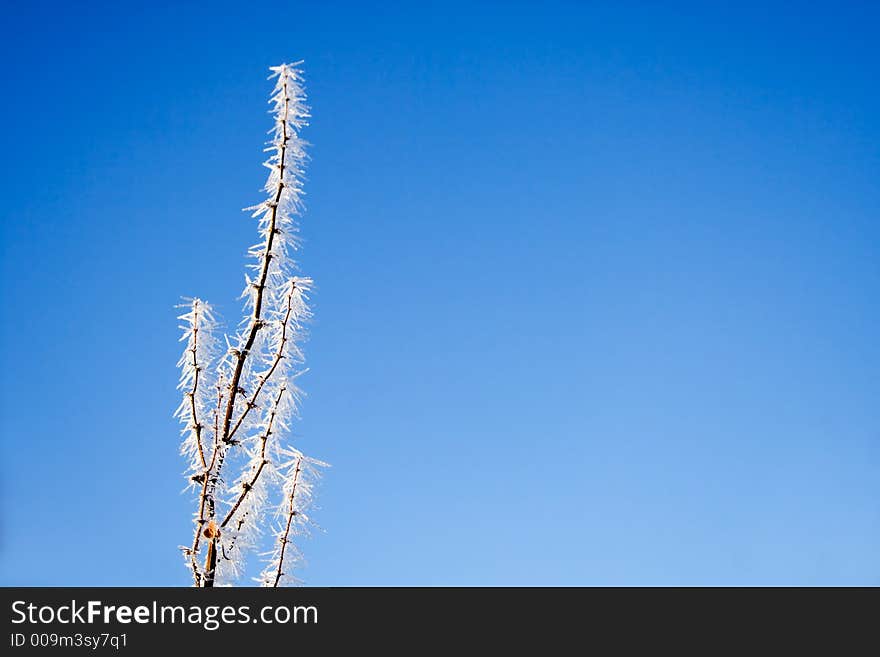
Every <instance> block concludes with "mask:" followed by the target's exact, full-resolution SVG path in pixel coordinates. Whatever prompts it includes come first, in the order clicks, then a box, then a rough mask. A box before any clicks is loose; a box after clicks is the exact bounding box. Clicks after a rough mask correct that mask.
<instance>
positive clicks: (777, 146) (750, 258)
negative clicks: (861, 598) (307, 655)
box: [0, 1, 880, 586]
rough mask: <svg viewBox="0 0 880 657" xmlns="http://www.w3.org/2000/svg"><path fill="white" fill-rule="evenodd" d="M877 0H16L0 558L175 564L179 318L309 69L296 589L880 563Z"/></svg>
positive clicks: (710, 576) (112, 577)
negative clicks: (285, 70)
mask: <svg viewBox="0 0 880 657" xmlns="http://www.w3.org/2000/svg"><path fill="white" fill-rule="evenodd" d="M180 5H182V6H180ZM872 5H873V6H872ZM661 6H662V7H661ZM878 21H880V10H878V8H877V5H876V3H864V4H860V3H831V2H827V3H824V6H820V5H818V4H813V3H810V5H809V6H807V5H806V4H805V3H790V4H778V5H771V4H769V3H766V2H756V3H742V2H739V3H731V4H730V6H728V7H727V8H723V9H719V8H717V7H716V8H707V7H706V6H705V3H693V4H679V3H632V4H627V3H619V2H609V3H574V2H570V3H567V2H556V3H553V2H542V3H532V4H531V5H527V4H517V3H507V2H506V3H501V2H498V3H484V4H480V3H473V2H466V3H458V4H456V3H453V2H442V3H439V2H438V3H408V4H396V3H381V4H378V3H377V4H376V5H374V6H372V7H369V6H367V3H350V4H346V3H329V2H328V3H297V2H280V3H270V2H262V1H251V2H247V3H224V2H211V3H203V4H201V5H197V4H195V3H162V2H148V3H147V2H144V3H127V2H114V3H99V2H94V3H69V2H63V3H62V2H55V3H45V2H17V3H12V2H5V3H4V9H3V20H2V21H0V22H2V28H0V30H2V38H0V51H2V58H3V62H4V64H3V67H2V70H3V94H2V95H3V102H2V104H0V119H2V125H3V126H4V129H3V131H2V134H3V154H4V160H5V166H4V175H3V176H2V177H0V196H2V199H3V203H2V226H0V230H2V275H3V281H4V284H3V291H2V295H3V299H2V302H3V303H2V344H3V348H4V349H3V365H2V367H0V377H2V379H0V381H2V420H0V430H2V451H0V455H2V469H0V497H2V507H0V509H2V517H0V520H2V523H0V583H2V584H21V585H39V584H43V585H48V584H64V585H127V584H137V585H187V584H189V582H190V580H189V573H188V571H187V570H186V568H185V567H184V565H183V561H182V559H181V557H180V554H179V552H178V549H177V546H178V545H181V544H187V543H189V541H190V536H191V513H192V510H193V505H192V503H191V501H190V500H189V498H188V497H187V496H186V495H181V492H180V491H181V489H182V487H183V480H182V478H181V471H182V469H183V461H182V460H181V458H180V457H179V456H178V453H177V450H178V440H179V437H178V425H177V423H176V421H175V420H174V419H173V418H172V417H171V413H172V411H173V410H174V408H175V407H176V405H177V403H178V393H177V391H176V390H175V386H176V382H177V376H178V373H177V371H176V369H175V363H176V360H177V358H178V355H179V351H180V349H181V345H180V344H179V343H178V342H177V337H178V330H177V321H176V320H175V310H174V305H175V304H176V303H177V302H178V300H179V298H180V297H181V296H186V295H199V296H202V297H203V298H206V299H208V300H210V301H212V302H213V303H214V304H215V305H216V306H217V307H218V309H219V310H220V312H221V313H222V314H223V315H224V316H225V317H226V318H227V320H229V322H230V323H232V324H234V323H235V322H236V321H238V318H239V316H240V302H239V301H238V300H237V295H238V293H239V292H240V289H241V286H242V281H243V271H244V269H243V268H244V264H245V251H246V249H247V247H248V246H249V245H250V244H251V243H253V242H254V241H255V240H256V233H255V226H254V223H253V221H252V220H251V219H249V218H248V215H247V214H246V213H242V212H240V211H239V209H240V208H242V207H245V206H247V205H251V204H253V203H256V202H258V201H259V200H260V199H261V198H262V195H261V192H260V187H261V185H262V183H263V180H264V178H265V169H263V168H262V167H261V166H260V163H261V161H262V157H263V154H262V152H261V149H262V144H263V141H264V139H265V133H266V131H267V130H268V129H269V127H270V118H269V116H268V114H266V110H267V106H266V104H265V103H266V98H267V95H268V93H269V91H270V84H269V83H268V82H267V81H266V79H265V78H266V74H267V68H268V67H269V66H270V65H272V64H276V63H280V62H281V61H292V60H298V59H304V60H305V64H304V68H305V72H306V75H307V84H308V92H309V96H310V103H311V105H312V107H313V114H314V119H313V121H312V125H311V127H309V128H308V129H307V131H306V132H305V133H304V137H305V138H306V139H308V140H309V141H310V142H311V143H312V144H313V146H312V147H311V151H310V152H311V155H312V158H313V159H312V161H311V163H310V165H309V171H308V182H307V188H306V189H307V192H308V197H307V203H308V212H307V215H306V217H305V219H304V221H303V235H304V237H305V239H306V244H305V250H304V251H303V252H302V253H301V258H300V259H301V262H302V269H303V272H304V273H306V274H308V275H311V276H313V277H314V278H315V280H316V283H317V293H316V295H315V297H314V300H315V304H314V309H315V313H316V321H315V323H314V325H313V327H312V337H311V340H310V342H309V343H308V344H307V346H306V347H307V356H308V362H309V365H310V367H311V368H312V369H311V371H310V372H309V374H307V375H306V376H305V377H304V378H303V379H302V383H303V386H304V387H305V389H306V391H307V392H308V394H309V397H308V398H307V400H306V402H305V405H304V409H303V420H302V422H300V423H299V424H298V425H297V427H296V432H297V436H298V441H299V445H300V447H301V448H302V449H303V450H304V451H306V452H307V453H309V454H312V455H314V456H316V457H318V458H321V459H324V460H327V461H330V462H331V463H332V464H333V466H334V467H333V468H332V470H330V471H329V473H328V475H327V477H326V478H325V480H324V483H323V485H322V488H321V490H320V506H321V508H320V510H318V511H317V512H316V513H315V517H316V519H317V520H318V522H319V523H320V524H321V525H322V527H323V529H324V531H323V533H318V534H317V535H316V536H314V537H313V538H312V539H310V540H308V541H306V542H305V543H304V545H303V550H304V552H305V554H306V556H307V558H308V561H309V563H308V567H307V568H306V569H305V570H303V571H302V572H301V573H300V576H301V577H302V578H303V579H304V580H305V581H306V582H307V583H308V584H313V585H321V586H323V585H366V584H377V585H400V584H402V585H409V584H424V585H443V584H480V585H483V584H486V585H488V584H502V585H509V584H510V585H512V584H524V585H535V584H548V585H566V584H623V585H631V584H650V585H662V584H697V585H703V584H733V585H740V584H820V585H825V584H875V585H876V584H880V561H878V559H877V555H878V554H880V402H878V399H880V341H878V336H880V310H878V309H880V305H878V299H880V264H878V247H880V188H878V182H880V91H878V86H877V80H878V79H880V52H878V51H880V46H878V42H877V33H876V26H877V24H878Z"/></svg>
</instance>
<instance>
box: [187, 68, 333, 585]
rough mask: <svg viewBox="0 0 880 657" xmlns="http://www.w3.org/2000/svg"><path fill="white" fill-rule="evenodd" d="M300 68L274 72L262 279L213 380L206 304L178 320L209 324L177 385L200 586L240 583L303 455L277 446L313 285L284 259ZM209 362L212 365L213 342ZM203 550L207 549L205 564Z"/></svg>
mask: <svg viewBox="0 0 880 657" xmlns="http://www.w3.org/2000/svg"><path fill="white" fill-rule="evenodd" d="M296 66H297V65H295V64H294V65H290V64H284V65H281V66H276V67H272V69H271V70H272V75H271V76H270V79H272V78H274V79H275V87H274V89H273V92H272V96H271V99H270V103H271V104H272V107H273V110H272V111H273V115H274V126H273V129H272V130H271V131H270V134H271V139H270V142H269V145H268V148H267V149H266V150H267V151H269V153H270V155H269V159H268V160H267V161H266V162H265V166H266V167H268V168H269V176H268V179H267V181H266V184H265V186H264V190H265V191H266V194H267V198H266V200H265V201H263V202H262V203H260V204H259V205H256V206H254V207H252V208H248V209H249V210H252V211H253V216H254V217H256V218H257V222H258V227H259V233H260V243H259V244H257V245H255V246H253V247H252V248H251V249H250V250H249V253H250V255H251V256H252V257H253V258H254V259H255V262H254V263H253V264H252V265H250V267H251V268H252V269H253V270H255V272H256V273H255V275H254V278H253V279H251V278H250V277H249V276H246V282H247V284H246V287H245V296H246V310H247V313H248V316H247V317H246V319H245V322H244V327H243V328H242V330H241V331H240V332H239V333H238V334H237V335H236V337H235V338H234V339H233V340H232V343H233V344H232V345H230V344H229V343H230V340H229V339H228V338H227V345H228V350H227V353H226V356H225V357H224V358H223V359H222V360H221V361H220V362H219V363H218V364H216V367H215V368H214V370H213V371H212V373H211V374H210V375H207V374H204V373H203V372H204V371H205V368H206V364H205V363H203V362H202V360H203V359H202V357H201V356H200V354H201V350H202V345H201V343H202V342H203V341H204V338H203V334H204V333H206V332H207V333H210V330H209V329H210V328H213V324H214V320H213V315H212V314H211V311H210V307H209V306H207V305H206V304H204V302H201V301H197V303H196V302H194V305H193V307H192V309H191V310H190V313H188V314H187V315H184V316H182V318H184V319H186V318H187V317H188V316H190V315H191V316H192V320H191V321H195V322H196V324H198V322H199V321H201V320H200V319H198V318H206V322H207V323H206V326H209V329H205V328H203V327H202V326H198V327H197V328H193V327H190V329H189V331H188V332H187V333H185V335H184V338H188V342H187V345H188V350H189V351H188V352H185V354H184V358H182V359H181V363H180V365H181V367H182V373H181V386H182V387H183V386H186V387H187V390H188V393H187V395H185V399H184V401H185V402H189V403H188V404H186V403H184V404H181V408H180V409H178V414H179V415H180V417H181V421H183V422H184V423H185V424H186V426H187V427H189V429H188V430H187V433H186V438H185V440H184V445H183V447H182V450H183V451H184V453H186V454H187V455H188V456H189V457H190V463H189V469H188V472H189V479H190V485H199V489H200V490H199V498H198V507H197V511H196V513H195V532H194V536H193V542H192V546H191V547H189V548H184V553H185V555H186V556H187V558H188V562H189V567H190V569H191V570H192V573H193V580H194V583H195V585H196V586H206V587H210V586H213V585H214V583H215V581H216V580H217V578H218V577H221V578H222V579H223V581H224V582H225V581H226V579H227V578H235V577H237V575H238V573H239V572H240V571H241V569H242V567H243V555H244V554H245V552H246V550H247V549H250V548H251V547H253V546H254V545H255V543H256V540H257V539H258V538H259V535H260V534H261V527H260V522H261V520H262V518H263V517H264V516H265V515H266V514H265V507H266V506H267V505H268V504H270V501H271V498H272V496H273V494H272V488H273V484H275V485H277V484H281V483H282V481H283V480H284V475H283V474H282V471H283V470H284V469H285V468H286V467H287V466H278V465H277V463H279V461H280V460H282V459H283V458H285V456H289V455H290V454H294V453H295V454H300V453H299V452H298V451H297V450H292V449H291V448H287V447H284V446H283V445H282V443H281V441H280V435H281V434H282V433H283V432H284V431H286V430H287V428H288V425H289V419H290V417H291V416H292V415H293V414H294V413H296V412H297V410H298V403H299V400H300V391H299V389H298V388H297V386H296V385H295V383H294V379H295V378H296V377H298V376H299V375H300V374H302V373H303V372H304V371H305V370H304V369H302V367H301V365H302V363H303V355H302V351H301V349H300V347H299V343H300V342H301V340H302V339H303V337H304V330H303V323H304V322H305V321H306V320H307V319H308V318H309V317H310V312H309V309H308V305H307V294H308V292H309V290H310V289H311V284H312V282H311V279H308V278H303V277H299V276H294V275H293V272H294V271H295V270H296V265H295V263H293V262H292V261H291V260H290V259H289V258H288V252H289V251H290V250H292V249H295V248H297V246H298V241H297V239H296V233H297V230H298V228H297V225H296V222H295V221H294V216H295V215H297V214H299V212H300V209H301V196H302V177H303V167H304V164H305V159H306V154H305V142H303V141H302V140H301V139H300V138H299V131H300V130H301V129H302V128H303V127H304V126H305V125H306V121H307V119H308V117H309V113H308V108H307V107H306V106H305V94H304V92H303V89H302V85H301V82H302V77H301V73H300V71H299V70H298V69H297V68H296ZM202 304H204V305H202ZM196 308H198V309H199V310H198V311H197V310H196ZM204 308H207V311H205V310H204ZM187 321H190V320H187ZM194 326H195V325H194ZM210 340H213V338H210ZM187 353H189V357H187ZM206 353H207V352H206ZM210 360H212V361H213V360H214V345H213V342H211V351H210ZM209 437H210V440H208V438H209ZM209 447H210V450H209ZM300 458H301V459H305V460H304V461H303V463H319V462H317V461H312V460H310V459H306V457H302V456H301V455H300ZM242 459H244V462H242ZM232 463H234V464H235V467H238V466H239V465H240V466H241V467H242V471H241V474H240V475H239V476H238V477H237V478H235V479H234V483H233V484H231V485H230V484H229V483H227V482H228V481H230V480H228V479H227V477H226V476H225V474H224V472H225V470H228V469H229V467H232V466H231V465H230V464H232ZM310 468H311V469H314V468H313V466H310ZM294 478H296V477H294ZM288 485H289V481H288V484H284V485H283V486H282V489H283V490H282V495H283V496H284V499H285V500H286V499H287V497H286V496H287V486H288ZM304 486H305V490H306V491H307V493H308V496H310V490H311V489H310V484H303V483H300V484H298V485H294V489H293V492H292V493H291V495H292V497H291V499H290V502H289V503H290V504H293V503H294V501H296V500H299V495H300V493H301V492H302V490H303V487H304ZM297 489H299V490H300V493H296V490H297ZM227 505H228V506H227ZM221 506H222V507H225V511H223V510H221V508H220V507H221ZM288 525H290V523H288ZM293 525H296V521H293ZM288 529H290V527H288ZM203 539H204V541H203ZM285 540H287V539H285ZM203 545H207V548H206V552H205V558H204V562H203V565H200V564H199V561H200V554H201V552H202V548H203ZM285 545H286V543H285ZM281 561H282V562H283V561H284V555H283V554H282V555H281ZM279 577H280V575H279Z"/></svg>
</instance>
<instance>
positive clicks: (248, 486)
mask: <svg viewBox="0 0 880 657" xmlns="http://www.w3.org/2000/svg"><path fill="white" fill-rule="evenodd" d="M286 390H287V388H286V387H284V386H282V387H281V389H280V390H279V391H278V396H277V397H275V400H274V402H273V404H272V406H273V408H272V413H271V414H270V415H269V422H268V423H267V425H266V431H265V433H263V435H262V436H260V465H258V466H257V469H256V471H255V472H254V475H253V477H251V478H250V480H249V481H246V482H244V483H243V484H242V485H241V494H240V495H239V496H238V499H236V500H235V504H233V505H232V508H231V509H229V513H227V514H226V517H225V518H224V519H223V522H221V523H220V529H223V528H224V527H226V525H228V524H229V521H230V520H232V518H233V517H234V516H235V513H236V512H237V511H238V509H239V507H240V506H241V505H242V502H244V501H245V499H246V498H247V496H248V495H249V494H250V492H251V491H252V490H253V489H254V486H256V485H257V482H258V481H259V479H260V475H261V474H262V473H263V469H264V468H265V467H266V465H267V464H268V463H269V461H268V460H267V459H266V447H267V446H268V443H269V436H271V435H272V426H273V425H274V423H275V418H276V416H277V415H278V405H279V404H280V403H281V398H282V397H283V396H284V393H285V391H286ZM239 528H240V525H239Z"/></svg>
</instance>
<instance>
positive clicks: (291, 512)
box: [272, 456, 303, 587]
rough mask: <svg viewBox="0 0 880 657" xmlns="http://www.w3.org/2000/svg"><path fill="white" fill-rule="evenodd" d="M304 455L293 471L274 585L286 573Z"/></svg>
mask: <svg viewBox="0 0 880 657" xmlns="http://www.w3.org/2000/svg"><path fill="white" fill-rule="evenodd" d="M302 459H303V457H302V456H298V457H297V459H296V469H295V470H294V472H293V484H292V485H291V487H290V498H289V500H290V503H289V505H288V507H287V524H286V525H285V527H284V534H283V535H282V537H281V539H280V541H281V553H280V554H279V555H278V567H277V568H276V570H275V581H274V583H273V584H272V586H273V587H277V586H278V582H280V581H281V576H282V575H283V574H284V572H283V570H282V568H283V567H284V552H285V551H286V550H287V544H288V543H289V542H290V528H291V526H292V525H293V518H294V516H296V514H297V511H296V486H297V484H298V483H299V473H300V472H301V471H302Z"/></svg>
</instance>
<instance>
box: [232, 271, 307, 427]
mask: <svg viewBox="0 0 880 657" xmlns="http://www.w3.org/2000/svg"><path fill="white" fill-rule="evenodd" d="M296 289H297V287H296V281H293V282H292V283H291V286H290V292H288V294H287V309H286V310H285V313H284V319H283V320H282V324H281V341H280V342H279V344H278V350H277V351H276V352H275V355H274V357H273V359H272V364H271V365H270V366H269V370H268V371H267V372H266V373H265V374H264V375H263V376H261V377H260V381H259V383H258V384H257V387H256V389H255V390H254V393H253V394H252V395H251V397H250V399H248V402H247V406H246V407H245V409H244V410H243V411H242V413H241V416H240V417H239V418H238V420H237V421H236V423H235V426H233V427H232V431H230V432H229V438H228V441H231V440H232V439H233V437H234V436H235V432H236V431H238V428H239V427H240V426H241V423H242V422H244V420H245V418H246V417H247V416H248V414H249V413H250V412H251V410H253V409H254V408H256V406H257V399H258V398H259V396H260V392H262V390H263V387H264V386H265V385H266V382H267V381H268V380H269V378H270V377H271V376H272V374H273V373H274V372H275V370H276V369H277V368H278V364H279V363H281V361H282V360H283V359H284V347H285V345H286V344H287V341H288V340H289V339H290V338H289V337H288V328H289V325H290V316H291V314H293V295H294V293H295V292H296Z"/></svg>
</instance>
